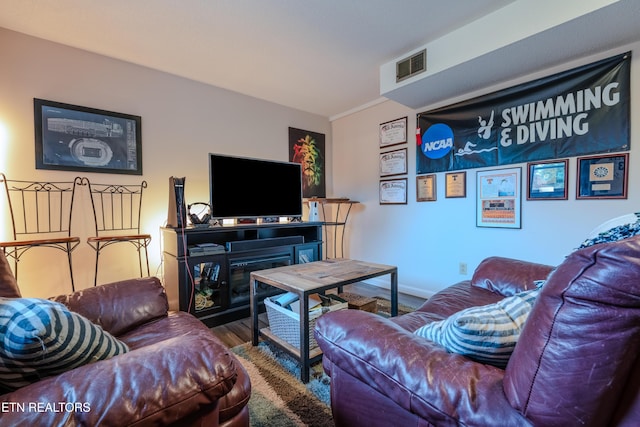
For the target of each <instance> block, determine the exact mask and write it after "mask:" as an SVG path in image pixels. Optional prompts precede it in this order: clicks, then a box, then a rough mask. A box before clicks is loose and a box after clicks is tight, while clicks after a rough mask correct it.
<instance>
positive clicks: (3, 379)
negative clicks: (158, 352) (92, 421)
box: [0, 298, 129, 390]
mask: <svg viewBox="0 0 640 427" xmlns="http://www.w3.org/2000/svg"><path fill="white" fill-rule="evenodd" d="M127 351H129V349H128V347H127V345H126V344H124V343H123V342H121V341H119V340H118V339H116V338H114V337H113V336H112V335H111V334H109V333H108V332H106V331H104V330H103V329H102V328H101V327H100V326H98V325H95V324H94V323H92V322H91V321H89V320H88V319H86V318H84V317H82V316H80V315H79V314H76V313H73V312H71V311H69V310H68V309H67V308H66V307H65V306H64V305H63V304H60V303H57V302H54V301H49V300H44V299H38V298H0V385H1V386H3V388H7V389H10V390H15V389H18V388H20V387H24V386H26V385H28V384H31V383H33V382H36V381H39V380H40V379H42V378H45V377H48V376H51V375H57V374H60V373H62V372H65V371H68V370H71V369H74V368H77V367H78V366H81V365H84V364H87V363H91V362H95V361H98V360H104V359H108V358H110V357H112V356H115V355H118V354H122V353H126V352H127Z"/></svg>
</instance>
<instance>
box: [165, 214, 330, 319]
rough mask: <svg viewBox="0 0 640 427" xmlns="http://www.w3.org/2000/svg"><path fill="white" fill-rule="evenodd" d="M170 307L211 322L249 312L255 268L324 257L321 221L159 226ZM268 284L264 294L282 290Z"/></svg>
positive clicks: (243, 316) (237, 317) (238, 316)
mask: <svg viewBox="0 0 640 427" xmlns="http://www.w3.org/2000/svg"><path fill="white" fill-rule="evenodd" d="M161 234H162V242H163V253H162V261H163V267H164V287H165V290H166V292H167V297H168V298H169V308H170V309H171V310H181V311H186V312H189V313H191V314H193V315H195V316H196V317H198V318H199V319H200V320H202V321H203V322H204V323H205V324H206V325H207V326H209V327H213V326H217V325H221V324H223V323H227V322H230V321H233V320H238V319H242V318H245V317H248V316H249V275H250V273H251V272H252V271H256V270H263V269H266V268H273V267H278V266H282V265H290V264H299V263H302V262H310V261H317V260H320V259H322V223H321V222H289V223H262V224H259V223H253V224H235V225H215V226H211V227H187V228H171V227H163V228H162V229H161ZM279 292H280V291H278V290H277V289H275V288H271V287H267V286H265V287H264V289H260V290H259V295H260V298H261V299H264V298H265V297H267V296H272V295H275V294H277V293H279Z"/></svg>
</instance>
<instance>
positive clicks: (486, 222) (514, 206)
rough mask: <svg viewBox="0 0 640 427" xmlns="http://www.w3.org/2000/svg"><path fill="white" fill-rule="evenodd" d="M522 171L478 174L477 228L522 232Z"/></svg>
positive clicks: (496, 171) (481, 172)
mask: <svg viewBox="0 0 640 427" xmlns="http://www.w3.org/2000/svg"><path fill="white" fill-rule="evenodd" d="M520 176H521V168H519V167H517V168H510V169H494V170H487V171H479V172H477V178H476V179H477V185H478V189H477V203H478V204H477V207H476V226H477V227H498V228H520V214H521V212H520V207H521V195H520V186H521V183H520Z"/></svg>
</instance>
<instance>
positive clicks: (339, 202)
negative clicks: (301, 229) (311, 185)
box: [309, 197, 360, 258]
mask: <svg viewBox="0 0 640 427" xmlns="http://www.w3.org/2000/svg"><path fill="white" fill-rule="evenodd" d="M309 202H318V203H320V205H321V206H322V219H323V222H322V225H323V226H324V232H325V236H327V237H328V234H329V228H328V227H333V251H332V252H331V255H332V256H330V255H329V246H328V244H327V251H326V256H327V258H343V257H344V229H345V226H346V225H347V220H348V219H349V213H350V212H351V208H352V207H353V205H355V204H358V203H360V202H356V201H355V200H351V199H348V198H329V199H327V198H322V197H313V198H310V199H309ZM325 205H336V213H335V217H334V219H333V221H327V215H326V211H325ZM343 205H345V207H346V212H344V209H343V215H344V216H343V218H342V219H341V218H340V208H341V207H343ZM338 229H340V255H339V256H338Z"/></svg>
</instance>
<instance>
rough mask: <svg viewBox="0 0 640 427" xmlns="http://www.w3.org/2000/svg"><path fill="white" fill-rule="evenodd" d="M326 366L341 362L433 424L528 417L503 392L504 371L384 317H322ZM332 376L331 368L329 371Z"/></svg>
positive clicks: (348, 313)
mask: <svg viewBox="0 0 640 427" xmlns="http://www.w3.org/2000/svg"><path fill="white" fill-rule="evenodd" d="M315 337H316V340H317V341H318V343H319V345H320V348H321V349H322V351H323V353H324V355H323V358H325V360H326V361H325V367H328V368H329V369H331V365H332V364H333V365H335V366H337V367H339V368H340V369H341V370H342V371H345V372H346V373H348V374H349V375H351V376H353V377H354V378H355V379H357V380H359V381H361V382H362V383H364V384H367V385H368V386H369V387H371V388H373V389H374V390H376V391H377V392H379V393H381V394H383V395H384V396H387V397H388V398H389V399H391V400H393V401H394V402H396V403H397V404H398V405H399V406H401V407H402V408H404V409H406V410H407V411H410V412H412V413H415V414H417V415H418V416H420V417H422V418H424V419H426V420H428V421H429V423H430V425H431V424H433V425H458V421H459V420H462V421H463V422H462V423H461V424H465V425H486V424H487V419H486V417H487V416H488V414H490V417H491V419H492V420H501V423H503V425H524V424H526V421H525V420H524V419H523V418H522V416H521V415H520V414H518V413H517V412H516V411H515V410H514V409H513V408H512V407H511V406H510V405H509V403H508V402H507V400H506V397H505V396H504V393H503V391H502V378H503V376H504V371H503V370H501V369H499V368H495V367H492V366H488V365H484V364H481V363H476V362H474V361H472V360H471V359H468V358H466V357H463V356H460V355H457V354H451V353H447V351H446V350H445V349H444V348H442V347H440V346H438V345H436V344H434V343H432V342H430V341H428V340H426V339H424V338H421V337H418V336H416V335H414V334H412V333H411V332H408V331H407V330H405V329H404V328H402V327H400V326H398V325H396V324H394V323H393V322H391V321H389V319H385V318H383V317H381V316H378V315H375V314H372V313H368V312H364V311H358V310H340V311H336V312H332V313H327V314H324V315H322V316H321V317H320V318H318V320H317V323H316V328H315ZM328 374H329V375H330V374H331V372H328Z"/></svg>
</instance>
